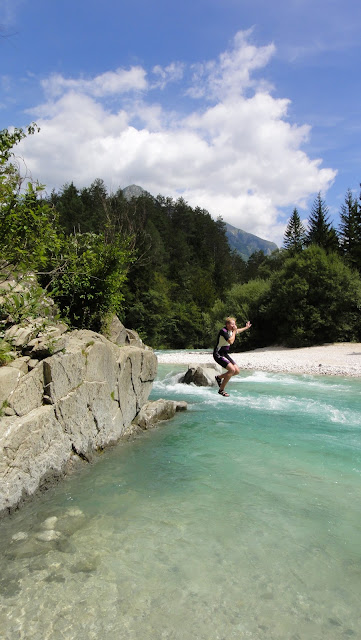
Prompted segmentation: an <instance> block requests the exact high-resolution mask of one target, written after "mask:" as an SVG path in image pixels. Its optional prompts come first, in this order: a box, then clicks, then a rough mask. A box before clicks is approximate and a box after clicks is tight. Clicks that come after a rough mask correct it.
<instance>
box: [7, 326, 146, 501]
mask: <svg viewBox="0 0 361 640" xmlns="http://www.w3.org/2000/svg"><path fill="white" fill-rule="evenodd" d="M62 338H63V339H64V350H63V351H61V352H58V353H55V354H54V355H52V356H49V357H47V358H45V359H44V360H41V361H40V362H39V363H38V364H36V366H35V368H34V369H32V370H31V371H29V372H28V373H23V372H21V371H20V370H19V369H18V368H16V367H14V366H12V367H1V368H0V383H1V384H0V389H1V390H2V396H1V397H3V400H2V405H4V403H5V405H6V410H7V413H8V414H13V415H9V416H8V415H7V416H3V417H2V418H1V417H0V460H1V465H0V513H4V512H7V511H10V510H11V509H13V508H15V507H16V506H17V505H18V504H20V502H21V501H22V500H23V499H24V498H25V497H26V496H31V495H33V493H34V492H35V491H36V490H37V488H39V487H41V485H42V484H43V483H44V482H48V481H49V480H50V479H51V477H53V476H57V475H59V474H61V473H63V472H65V471H66V469H67V467H68V466H69V464H71V460H72V458H74V456H78V457H80V458H81V459H89V458H91V457H92V455H93V453H94V452H95V451H96V450H97V449H102V448H104V447H106V446H107V445H109V444H111V443H114V442H116V441H117V440H119V438H121V437H123V436H124V435H125V434H126V433H127V430H128V428H129V427H130V425H131V423H132V421H133V420H134V418H135V417H136V416H137V414H138V413H139V411H140V409H141V407H142V406H143V405H144V403H145V402H146V401H147V399H148V396H149V393H150V391H151V388H152V383H153V380H154V378H155V376H156V373H157V358H156V356H155V354H154V352H153V351H152V350H150V349H145V348H137V347H133V346H124V347H119V346H117V345H116V344H114V343H113V342H110V341H109V340H107V339H106V338H105V337H104V336H102V335H100V334H98V333H94V332H92V331H86V330H84V331H73V332H69V333H65V334H64V336H62ZM23 364H24V363H23V362H22V365H23ZM0 406H1V405H0Z"/></svg>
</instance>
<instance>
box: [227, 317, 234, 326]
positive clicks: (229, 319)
mask: <svg viewBox="0 0 361 640" xmlns="http://www.w3.org/2000/svg"><path fill="white" fill-rule="evenodd" d="M228 322H236V318H234V317H233V316H228V318H226V324H228Z"/></svg>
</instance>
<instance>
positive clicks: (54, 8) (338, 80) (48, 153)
mask: <svg viewBox="0 0 361 640" xmlns="http://www.w3.org/2000/svg"><path fill="white" fill-rule="evenodd" d="M360 33H361V3H360V1H359V0H272V1H271V0H183V1H182V2H172V1H171V0H152V2H150V1H149V0H132V2H129V1H127V2H125V1H124V0H102V1H99V0H86V1H85V0H52V1H51V2H49V0H31V1H30V0H0V57H1V65H0V129H3V128H11V127H25V126H26V125H28V124H29V123H30V122H33V121H34V122H36V123H37V124H38V126H39V127H40V132H39V133H36V134H34V135H33V136H30V137H28V138H27V139H26V140H24V141H23V142H22V143H21V144H20V145H18V147H17V149H16V151H17V155H18V156H19V157H21V158H22V161H23V170H24V171H25V173H26V174H27V175H30V176H31V177H32V178H33V179H34V180H38V181H39V182H41V183H42V184H44V185H45V186H46V191H47V192H48V193H50V192H51V190H52V189H56V190H59V189H61V188H62V187H63V186H64V185H66V184H69V183H70V182H73V183H74V184H75V185H76V186H77V187H78V188H82V187H87V186H90V184H91V183H92V182H93V181H94V180H95V179H97V178H101V179H103V180H104V183H105V185H106V187H107V189H108V191H109V192H114V191H116V190H117V189H119V188H125V187H126V186H128V185H130V184H137V185H140V186H141V187H143V188H144V189H146V190H147V191H149V192H150V193H151V194H152V195H154V196H156V195H158V194H161V195H163V196H170V197H172V198H174V199H177V198H179V197H182V198H184V199H185V200H186V201H187V202H188V203H189V204H190V205H191V206H192V207H196V206H199V207H201V208H204V209H206V210H207V211H209V213H210V214H211V215H212V217H214V218H215V219H216V218H217V217H218V216H221V217H222V218H223V220H224V221H225V222H229V223H230V224H232V225H234V226H235V227H237V228H240V229H243V230H245V231H248V232H250V233H254V234H256V235H258V236H260V237H262V238H264V239H267V240H271V241H273V242H276V243H277V244H278V246H281V245H282V240H283V234H284V230H285V226H286V225H287V222H288V220H289V218H290V216H291V214H292V211H293V209H294V208H295V207H297V209H298V212H299V214H300V216H301V218H302V219H303V220H305V221H306V220H307V218H308V216H309V213H310V210H311V207H312V204H313V202H314V200H315V197H316V195H317V193H318V192H321V194H322V197H323V199H324V200H325V202H326V204H327V206H328V211H329V217H330V221H331V222H332V223H333V225H334V226H335V227H336V228H337V226H338V224H339V212H340V207H341V205H342V204H343V202H344V199H345V195H346V191H347V189H349V188H350V189H352V191H353V192H354V194H355V196H358V194H359V183H360V181H361V167H360V159H361V144H360V143H361V119H360V104H361V99H360V98H361V83H360V81H359V77H360V62H361V55H360V54H361V38H360Z"/></svg>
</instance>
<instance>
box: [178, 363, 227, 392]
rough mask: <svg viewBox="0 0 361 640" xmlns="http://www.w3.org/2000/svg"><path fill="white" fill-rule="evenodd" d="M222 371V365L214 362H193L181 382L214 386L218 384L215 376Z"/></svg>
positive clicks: (200, 385)
mask: <svg viewBox="0 0 361 640" xmlns="http://www.w3.org/2000/svg"><path fill="white" fill-rule="evenodd" d="M220 371H221V369H220V367H219V366H218V365H217V364H216V363H213V362H212V363H209V364H205V365H197V364H193V365H192V364H191V365H189V367H188V371H187V372H186V373H185V375H184V376H183V377H182V378H181V379H180V382H183V383H184V384H195V385H196V386H197V387H214V386H216V384H217V383H216V380H215V376H216V375H217V373H219V372H220Z"/></svg>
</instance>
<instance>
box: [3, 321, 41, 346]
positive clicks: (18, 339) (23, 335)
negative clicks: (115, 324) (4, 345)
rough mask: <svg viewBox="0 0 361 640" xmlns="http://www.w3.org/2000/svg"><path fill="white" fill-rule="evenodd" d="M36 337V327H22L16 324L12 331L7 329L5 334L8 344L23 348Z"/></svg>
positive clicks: (11, 328)
mask: <svg viewBox="0 0 361 640" xmlns="http://www.w3.org/2000/svg"><path fill="white" fill-rule="evenodd" d="M33 335H34V327H33V326H28V327H21V326H20V325H18V324H14V325H13V326H12V327H10V329H7V330H6V331H5V334H4V338H5V340H6V341H7V342H10V343H11V344H12V345H13V346H14V347H23V346H24V345H26V344H27V343H28V342H29V340H31V338H32V337H33Z"/></svg>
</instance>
